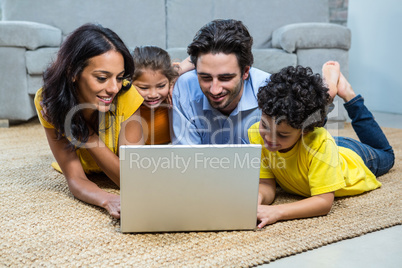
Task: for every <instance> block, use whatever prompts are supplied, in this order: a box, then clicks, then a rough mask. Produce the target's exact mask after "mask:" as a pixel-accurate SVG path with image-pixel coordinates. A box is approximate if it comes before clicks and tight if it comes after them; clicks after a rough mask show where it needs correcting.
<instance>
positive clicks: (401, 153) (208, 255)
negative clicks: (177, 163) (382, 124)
mask: <svg viewBox="0 0 402 268" xmlns="http://www.w3.org/2000/svg"><path fill="white" fill-rule="evenodd" d="M384 131H385V133H386V135H387V136H388V138H389V140H390V143H391V145H392V146H393V147H394V149H395V153H396V158H397V159H396V164H395V166H394V168H393V169H392V170H391V171H390V172H389V173H388V174H386V175H384V176H382V177H380V178H379V180H380V181H381V182H382V183H383V186H382V187H381V188H379V189H377V190H374V191H371V192H369V193H365V194H362V195H360V196H355V197H348V198H338V199H336V201H335V204H334V206H333V209H332V210H331V212H330V213H329V214H328V215H327V216H323V217H316V218H309V219H301V220H292V221H284V222H278V223H276V224H273V225H270V226H267V227H265V228H264V229H262V230H260V231H234V232H188V233H159V234H122V233H121V232H120V225H119V224H120V223H119V221H118V220H114V219H112V218H111V217H110V216H109V215H108V214H107V213H106V212H105V211H104V210H102V209H99V208H97V207H94V206H91V205H88V204H86V203H83V202H81V201H79V200H77V199H75V198H74V197H73V196H72V194H71V193H70V192H69V190H68V187H67V184H66V180H65V179H64V177H63V175H61V174H59V173H58V172H56V171H54V170H53V169H52V168H51V167H50V164H51V162H52V161H53V156H52V154H51V152H50V149H49V146H48V144H47V141H46V137H45V134H44V130H43V129H42V127H41V126H40V125H39V123H38V122H37V121H36V120H33V121H31V122H28V123H25V124H22V125H18V126H11V127H10V128H8V129H4V128H3V129H0V150H1V151H0V198H1V199H0V200H1V205H0V241H1V243H0V266H13V267H20V266H50V267H52V266H53V267H54V266H57V267H59V266H61V267H63V266H68V267H71V266H73V267H77V266H87V267H92V266H94V267H109V266H134V267H154V266H155V267H163V266H174V267H177V266H186V267H194V266H195V267H200V266H201V267H202V266H214V267H215V266H233V267H238V266H243V267H248V266H254V265H258V264H263V263H268V262H271V261H273V260H276V259H278V258H283V257H286V256H289V255H292V254H296V253H300V252H303V251H307V250H310V249H314V248H318V247H321V246H323V245H326V244H329V243H333V242H336V241H340V240H343V239H348V238H352V237H356V236H360V235H362V234H365V233H368V232H373V231H376V230H380V229H383V228H387V227H391V226H394V225H398V224H401V223H402V200H401V196H402V178H401V177H402V176H401V174H402V167H401V158H402V146H401V138H402V130H397V129H389V128H388V129H384ZM335 134H339V135H345V136H350V137H355V136H354V135H353V130H352V129H351V127H350V125H347V126H346V127H345V129H341V130H339V132H338V133H335ZM93 180H95V181H96V182H97V183H98V184H99V185H100V186H101V187H102V188H103V189H105V190H107V191H110V192H115V193H118V192H119V190H118V189H117V188H115V187H114V186H113V185H112V184H111V183H109V182H108V180H106V179H104V178H103V177H96V178H93ZM295 200H299V198H298V197H296V196H292V195H288V194H285V193H284V192H282V191H281V190H278V197H277V199H276V200H275V203H286V202H292V201H295ZM161 220H163V219H161Z"/></svg>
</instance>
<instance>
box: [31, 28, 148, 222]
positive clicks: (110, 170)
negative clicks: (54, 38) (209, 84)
mask: <svg viewBox="0 0 402 268" xmlns="http://www.w3.org/2000/svg"><path fill="white" fill-rule="evenodd" d="M133 74H134V63H133V59H132V56H131V54H130V52H129V51H128V49H127V47H126V46H125V45H124V43H123V42H122V40H121V39H120V38H119V37H118V36H117V34H116V33H114V32H113V31H111V30H110V29H107V28H104V27H102V26H101V25H96V24H85V25H83V26H81V27H79V28H78V29H76V30H75V31H74V32H72V33H71V34H70V35H69V36H68V38H67V39H66V40H65V41H64V43H63V44H62V45H61V47H60V50H59V52H58V54H57V59H56V60H55V61H54V62H53V63H52V65H51V66H50V67H49V68H48V69H47V70H46V72H45V73H44V76H43V80H44V85H43V88H41V89H39V90H38V92H37V93H36V96H35V106H36V109H37V113H38V117H39V120H40V122H41V124H42V125H43V127H44V129H45V132H46V136H47V139H48V142H49V146H50V149H51V150H52V152H53V155H54V157H55V158H56V161H57V163H53V164H52V166H53V167H54V168H55V169H57V170H59V171H61V172H62V173H63V174H64V176H65V177H66V179H67V183H68V187H69V189H70V191H71V193H72V194H73V195H74V196H75V197H77V198H78V199H80V200H82V201H84V202H87V203H90V204H93V205H97V206H100V207H103V208H105V209H106V210H107V211H108V212H109V213H110V215H111V216H113V217H114V218H119V217H120V197H119V196H118V195H115V194H111V193H107V192H106V191H104V190H102V189H100V188H99V187H98V186H97V185H96V184H95V183H93V182H92V181H90V180H89V179H88V177H87V174H89V173H95V172H104V173H105V174H106V175H107V176H108V177H109V178H110V179H111V180H112V181H113V182H114V183H115V184H116V185H118V186H119V184H120V174H119V171H120V165H119V156H118V155H119V147H120V145H125V144H143V143H144V141H143V135H142V127H141V121H140V119H139V118H140V112H139V107H140V106H141V104H142V102H143V98H142V97H141V95H139V94H138V92H137V90H135V88H134V87H133V86H132V85H131V77H132V76H133Z"/></svg>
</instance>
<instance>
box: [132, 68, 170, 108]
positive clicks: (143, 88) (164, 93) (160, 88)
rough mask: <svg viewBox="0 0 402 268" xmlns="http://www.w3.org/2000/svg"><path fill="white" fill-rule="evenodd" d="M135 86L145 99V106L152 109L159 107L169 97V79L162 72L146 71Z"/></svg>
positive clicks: (134, 82) (135, 81)
mask: <svg viewBox="0 0 402 268" xmlns="http://www.w3.org/2000/svg"><path fill="white" fill-rule="evenodd" d="M133 85H134V86H135V87H136V88H137V90H138V92H139V93H140V95H141V96H142V97H143V98H144V104H145V105H146V106H147V107H149V108H151V109H155V108H157V107H159V106H160V104H161V103H162V102H163V101H165V100H166V98H167V97H168V95H169V87H170V82H169V79H167V77H166V76H165V75H164V74H163V73H162V72H161V71H160V70H157V71H154V70H152V69H149V68H146V69H144V70H143V72H142V74H141V75H140V76H139V77H138V78H137V79H136V80H134V81H133Z"/></svg>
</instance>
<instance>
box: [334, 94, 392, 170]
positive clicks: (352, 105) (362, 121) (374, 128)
mask: <svg viewBox="0 0 402 268" xmlns="http://www.w3.org/2000/svg"><path fill="white" fill-rule="evenodd" d="M344 106H345V109H346V111H347V112H348V115H349V117H350V119H351V120H352V126H353V129H354V130H355V132H356V135H357V136H358V137H359V140H360V142H359V141H357V140H354V139H351V138H347V137H334V139H335V142H336V144H337V145H338V146H341V147H346V148H349V149H351V150H353V151H355V152H356V153H357V154H358V155H359V156H360V157H361V158H362V159H363V161H364V163H365V164H366V166H367V167H368V168H369V169H370V170H371V172H373V173H374V175H376V176H377V177H378V176H381V175H383V174H385V173H387V172H388V171H389V170H390V169H391V168H392V166H393V165H394V162H395V155H394V151H393V150H392V147H391V145H390V144H389V142H388V140H387V138H386V137H385V135H384V133H383V132H382V130H381V128H380V126H379V125H378V124H377V122H376V121H375V120H374V117H373V114H372V113H371V112H370V111H369V110H368V109H367V107H366V106H365V105H364V99H363V97H362V96H361V95H357V96H356V97H354V98H353V99H351V100H350V101H348V102H346V103H345V104H344Z"/></svg>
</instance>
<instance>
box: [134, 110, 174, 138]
mask: <svg viewBox="0 0 402 268" xmlns="http://www.w3.org/2000/svg"><path fill="white" fill-rule="evenodd" d="M140 111H141V117H142V128H143V131H144V139H145V144H147V145H152V144H166V143H169V142H170V141H171V140H170V127H169V110H168V108H167V107H158V108H156V109H150V108H149V107H147V106H145V105H141V108H140Z"/></svg>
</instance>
